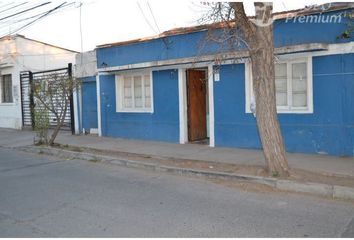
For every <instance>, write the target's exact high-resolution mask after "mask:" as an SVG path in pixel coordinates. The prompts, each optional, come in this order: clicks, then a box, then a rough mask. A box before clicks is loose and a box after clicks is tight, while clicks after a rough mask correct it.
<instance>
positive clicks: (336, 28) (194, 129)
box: [80, 3, 354, 157]
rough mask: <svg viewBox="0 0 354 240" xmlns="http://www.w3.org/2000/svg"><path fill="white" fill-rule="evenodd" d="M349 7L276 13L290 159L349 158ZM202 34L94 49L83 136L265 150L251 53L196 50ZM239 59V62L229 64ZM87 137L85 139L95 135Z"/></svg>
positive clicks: (352, 82)
mask: <svg viewBox="0 0 354 240" xmlns="http://www.w3.org/2000/svg"><path fill="white" fill-rule="evenodd" d="M353 9H354V5H353V4H348V3H337V4H332V5H331V6H330V7H328V8H318V9H310V10H309V9H307V10H306V9H304V10H297V11H290V12H284V13H278V14H274V19H275V21H274V23H273V26H274V44H275V53H276V60H275V63H276V101H277V109H278V118H279V121H280V125H281V129H282V133H283V137H284V139H285V144H286V149H287V151H289V152H302V153H319V154H329V155H336V156H351V157H352V156H354V32H352V31H353V25H352V24H353V20H354V10H353ZM207 33H208V26H196V27H189V28H178V29H173V30H170V31H167V32H164V33H162V34H160V35H158V36H156V37H151V38H144V39H137V40H132V41H127V42H118V43H112V44H105V45H101V46H98V47H97V48H96V49H95V64H96V66H95V67H96V68H97V69H96V70H95V73H92V75H91V76H85V77H84V78H83V86H82V91H81V104H80V106H81V110H82V111H80V112H81V114H80V116H81V121H80V122H81V129H83V128H84V129H85V130H86V131H89V130H88V129H92V131H93V132H94V131H96V130H97V132H98V134H99V135H100V136H110V137H118V138H127V139H141V140H153V141H166V142H173V143H181V144H184V143H189V142H199V143H201V144H209V145H210V146H211V147H214V146H215V147H219V146H220V147H234V148H255V149H258V148H261V144H260V139H259V135H258V130H257V126H256V121H255V117H254V115H253V114H252V112H251V108H250V105H251V103H252V101H253V100H252V99H253V94H252V75H251V70H250V67H251V64H250V62H249V58H248V53H247V51H245V50H244V49H239V51H233V52H227V51H223V52H222V53H220V51H219V50H218V46H217V45H216V44H214V43H211V44H208V45H207V47H204V49H203V51H201V50H200V49H201V48H200V45H201V42H203V41H204V39H205V38H206V35H207ZM235 59H236V61H235ZM92 131H91V132H92Z"/></svg>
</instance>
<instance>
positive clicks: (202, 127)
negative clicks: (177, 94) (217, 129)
mask: <svg viewBox="0 0 354 240" xmlns="http://www.w3.org/2000/svg"><path fill="white" fill-rule="evenodd" d="M206 87H207V86H206V72H205V71H203V70H193V69H190V70H187V95H188V140H189V141H197V140H203V139H206V138H207V126H206Z"/></svg>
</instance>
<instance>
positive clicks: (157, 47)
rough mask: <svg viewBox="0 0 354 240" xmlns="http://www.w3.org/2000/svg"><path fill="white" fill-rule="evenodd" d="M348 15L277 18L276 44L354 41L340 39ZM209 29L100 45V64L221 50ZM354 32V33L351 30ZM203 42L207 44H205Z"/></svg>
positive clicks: (99, 65)
mask: <svg viewBox="0 0 354 240" xmlns="http://www.w3.org/2000/svg"><path fill="white" fill-rule="evenodd" d="M340 13H342V12H338V11H336V12H331V13H326V14H323V15H321V17H322V18H324V19H326V18H327V17H330V16H331V15H338V14H340ZM347 24H348V18H344V17H342V21H341V22H340V23H338V22H337V23H316V22H314V23H299V22H298V21H297V22H295V23H294V22H293V21H288V22H286V20H285V19H282V20H277V21H275V22H274V43H275V46H276V47H280V46H287V45H294V44H303V43H338V42H348V41H353V40H354V37H353V36H352V37H351V38H350V39H337V37H338V36H339V35H341V34H342V33H343V31H344V30H345V29H347V28H348V26H347ZM205 34H206V32H205V31H203V32H194V33H189V34H182V35H176V36H170V37H165V38H160V39H154V40H151V41H147V42H141V43H132V44H127V45H122V46H115V47H108V48H98V49H97V66H98V67H99V68H100V67H102V63H105V64H107V67H113V66H120V65H126V64H133V63H141V62H150V61H157V60H167V59H178V58H185V57H194V56H201V55H204V54H210V53H213V52H215V51H216V50H217V51H220V47H218V45H217V44H215V43H210V42H209V43H205V40H203V39H205ZM352 35H353V34H352ZM203 43H205V44H206V45H205V46H204V47H203Z"/></svg>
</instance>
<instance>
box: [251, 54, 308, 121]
mask: <svg viewBox="0 0 354 240" xmlns="http://www.w3.org/2000/svg"><path fill="white" fill-rule="evenodd" d="M278 63H286V64H287V77H288V78H287V79H288V80H287V92H288V94H287V97H288V99H287V100H288V101H287V106H277V113H294V114H311V113H313V74H312V57H311V56H308V57H302V58H292V59H290V58H287V57H280V59H279V61H277V64H278ZM293 63H306V64H307V106H306V107H293V106H292V94H291V92H292V82H291V77H292V74H291V71H292V70H291V64H293ZM245 71H246V72H245V81H246V82H245V93H246V113H251V102H253V101H254V95H253V84H252V82H253V81H252V68H251V63H250V62H249V61H247V62H246V63H245ZM289 92H290V94H289Z"/></svg>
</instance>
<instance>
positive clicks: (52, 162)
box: [0, 160, 66, 172]
mask: <svg viewBox="0 0 354 240" xmlns="http://www.w3.org/2000/svg"><path fill="white" fill-rule="evenodd" d="M65 161H66V160H58V161H51V162H45V163H36V164H29V165H26V166H22V167H17V168H9V169H3V170H0V172H10V171H15V170H20V169H27V168H33V167H39V166H44V165H50V164H54V163H59V162H65Z"/></svg>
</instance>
